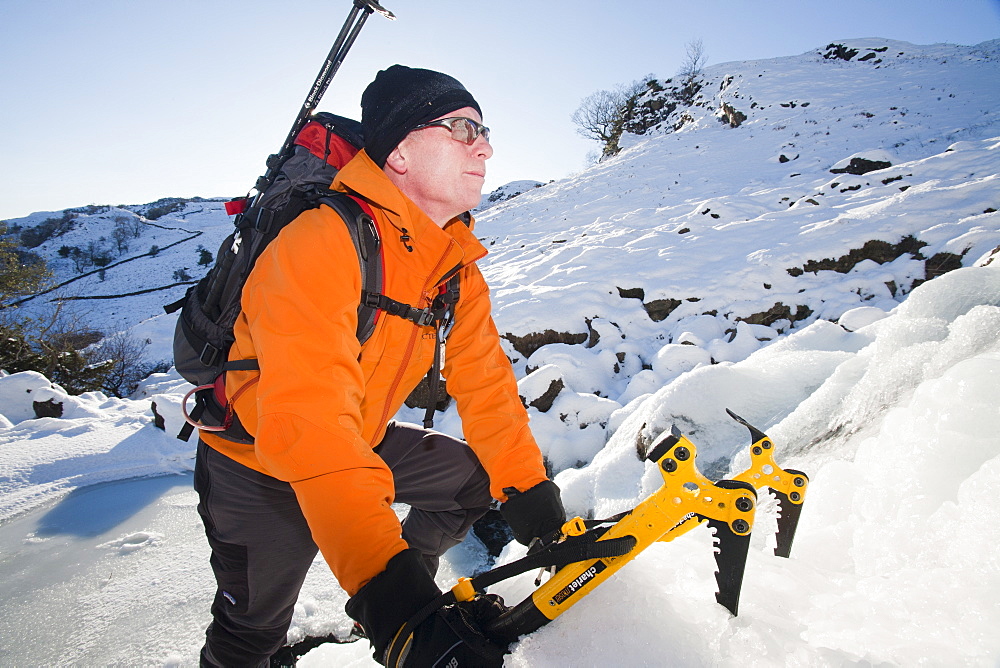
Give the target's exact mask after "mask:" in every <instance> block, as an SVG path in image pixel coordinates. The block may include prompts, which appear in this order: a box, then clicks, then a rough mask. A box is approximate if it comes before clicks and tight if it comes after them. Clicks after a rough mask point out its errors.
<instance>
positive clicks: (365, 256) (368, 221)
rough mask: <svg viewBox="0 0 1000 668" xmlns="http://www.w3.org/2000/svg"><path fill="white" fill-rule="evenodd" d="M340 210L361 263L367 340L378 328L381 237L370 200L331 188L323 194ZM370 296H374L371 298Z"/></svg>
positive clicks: (361, 337)
mask: <svg viewBox="0 0 1000 668" xmlns="http://www.w3.org/2000/svg"><path fill="white" fill-rule="evenodd" d="M319 204H326V205H327V206H329V207H330V208H331V209H333V210H334V211H336V212H337V214H338V215H339V216H340V218H341V219H342V220H343V221H344V224H345V225H346V226H347V231H348V232H349V233H350V235H351V241H352V242H354V249H355V250H356V251H357V253H358V262H359V264H360V266H361V301H360V303H359V305H358V331H357V336H358V341H359V342H360V343H362V344H363V343H364V342H365V341H367V340H368V338H369V337H370V336H371V335H372V332H373V331H374V330H375V319H376V316H377V314H378V306H377V303H378V300H377V297H378V296H379V295H381V294H382V280H383V274H382V256H381V250H382V240H381V238H380V237H379V232H378V226H377V225H376V224H375V217H374V216H373V215H372V212H371V209H370V207H369V206H368V203H367V202H365V201H364V200H359V199H357V198H355V197H352V196H351V195H347V194H345V193H341V192H335V191H329V192H328V193H325V194H324V195H323V197H321V198H320V200H319ZM370 296H375V297H376V298H375V299H372V298H371V297H370Z"/></svg>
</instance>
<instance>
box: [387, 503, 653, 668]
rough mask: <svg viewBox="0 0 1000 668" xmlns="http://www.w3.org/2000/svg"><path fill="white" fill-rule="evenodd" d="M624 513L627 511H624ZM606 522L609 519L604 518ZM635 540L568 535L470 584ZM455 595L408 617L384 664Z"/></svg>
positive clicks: (611, 553)
mask: <svg viewBox="0 0 1000 668" xmlns="http://www.w3.org/2000/svg"><path fill="white" fill-rule="evenodd" d="M625 514H627V513H625ZM604 521H608V520H604ZM637 542H638V541H637V540H636V538H635V536H619V537H618V538H609V539H608V540H598V541H595V540H592V537H590V536H587V535H586V534H585V535H583V536H574V537H570V538H567V539H566V540H565V541H564V542H562V543H556V544H554V545H550V546H549V547H547V548H545V549H544V550H540V551H538V552H535V553H534V554H529V555H528V556H526V557H522V558H521V559H518V560H517V561H513V562H511V563H509V564H505V565H504V566H499V567H497V568H494V569H493V570H489V571H486V572H485V573H482V574H480V575H477V576H476V577H474V578H472V580H471V582H470V584H471V585H472V587H473V589H474V590H475V591H477V592H478V591H483V590H484V589H486V588H487V587H489V586H491V585H494V584H496V583H497V582H501V581H503V580H507V579H508V578H512V577H514V576H515V575H520V574H521V573H526V572H527V571H531V570H535V569H538V568H551V567H553V566H555V567H557V568H558V567H560V566H567V565H569V564H573V563H576V562H578V561H587V560H589V559H610V558H612V557H620V556H622V555H625V554H628V553H629V552H631V551H632V550H633V549H634V548H635V546H636V543H637ZM456 602H457V601H456V599H455V594H454V592H453V591H452V590H448V591H446V592H444V593H443V594H441V595H440V596H438V597H437V598H435V599H434V600H432V601H431V602H430V603H428V604H427V605H425V606H424V607H423V608H421V609H420V610H419V611H418V612H417V614H415V615H413V616H412V617H410V619H408V620H407V622H406V623H405V624H403V626H402V627H400V629H399V632H398V633H396V636H395V637H394V638H393V640H392V642H391V643H389V647H388V648H387V649H386V655H385V665H386V666H395V665H396V662H397V661H398V660H399V654H400V652H401V651H402V649H403V646H405V645H406V639H407V638H409V637H410V635H411V634H412V633H413V631H414V630H415V629H416V628H417V627H418V626H420V624H421V623H422V622H423V621H424V620H426V619H427V618H428V617H430V616H431V615H433V614H434V613H435V612H437V611H438V610H439V609H441V608H443V607H444V606H446V605H451V604H453V603H456Z"/></svg>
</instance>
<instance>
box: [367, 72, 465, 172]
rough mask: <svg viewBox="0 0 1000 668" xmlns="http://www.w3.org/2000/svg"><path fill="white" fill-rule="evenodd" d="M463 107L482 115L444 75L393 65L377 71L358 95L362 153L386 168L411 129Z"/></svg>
mask: <svg viewBox="0 0 1000 668" xmlns="http://www.w3.org/2000/svg"><path fill="white" fill-rule="evenodd" d="M463 107H472V108H473V109H475V110H476V111H478V112H479V114H480V115H482V113H483V112H482V110H481V109H480V108H479V104H478V103H477V102H476V100H475V98H473V97H472V94H471V93H469V91H467V90H465V87H464V86H463V85H462V84H460V83H459V82H458V81H457V80H456V79H454V78H452V77H450V76H448V75H447V74H441V73H440V72H434V71H432V70H421V69H415V68H412V67H405V66H403V65H393V66H392V67H390V68H389V69H387V70H382V71H381V72H379V73H378V74H377V75H376V76H375V80H374V81H372V82H371V83H370V84H369V85H368V88H366V89H365V92H364V93H363V94H362V95H361V124H362V125H363V126H364V130H365V151H366V152H367V153H368V157H370V158H371V159H372V160H373V161H375V164H377V165H378V166H379V167H385V160H386V158H388V157H389V154H390V153H392V150H393V149H394V148H396V146H397V145H399V142H401V141H403V138H404V137H406V135H407V134H409V132H410V131H411V130H412V129H413V128H415V127H417V126H418V125H420V124H422V123H426V122H428V121H432V120H434V119H435V118H438V117H440V116H444V115H445V114H447V113H448V112H451V111H455V110H456V109H461V108H463Z"/></svg>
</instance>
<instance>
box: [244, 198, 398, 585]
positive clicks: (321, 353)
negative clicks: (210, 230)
mask: <svg viewBox="0 0 1000 668" xmlns="http://www.w3.org/2000/svg"><path fill="white" fill-rule="evenodd" d="M336 216H337V214H336V213H334V212H333V211H332V210H330V209H329V208H327V207H321V208H319V209H315V210H311V211H307V212H305V213H303V214H302V215H301V216H300V217H299V218H298V219H296V220H295V221H294V222H293V223H292V224H290V225H289V226H287V227H286V228H285V229H284V230H283V231H282V232H281V234H280V235H279V236H278V238H277V239H276V240H275V241H274V242H272V243H271V244H270V245H269V246H268V248H267V249H266V250H265V252H264V253H263V254H262V255H261V257H260V259H259V260H258V262H257V265H256V267H255V268H254V271H253V272H252V274H251V276H250V280H248V282H247V285H246V287H245V288H244V292H243V310H244V315H245V317H246V319H247V323H248V327H249V331H250V335H251V337H252V339H253V345H254V348H255V350H256V352H257V357H258V361H259V364H260V382H259V384H258V387H257V406H256V408H257V425H256V427H257V428H256V432H255V436H256V439H255V441H256V442H255V448H256V454H257V458H258V460H259V461H260V462H261V464H262V465H263V466H264V467H266V469H267V470H268V471H269V472H270V474H271V475H272V476H274V477H276V478H278V479H280V480H284V481H286V482H288V483H290V484H291V486H292V488H293V489H294V491H295V494H296V497H297V498H298V501H299V505H300V507H301V509H302V513H303V515H304V516H305V518H306V521H307V522H308V523H309V527H310V529H311V531H312V534H313V539H314V540H315V542H316V544H317V545H318V546H319V548H320V550H321V551H322V553H323V556H324V558H325V559H326V561H327V563H328V564H329V565H330V568H331V569H332V570H333V573H334V575H335V576H336V577H337V579H338V580H339V581H340V583H341V586H343V587H344V589H345V590H346V591H347V592H348V593H350V594H352V595H353V593H355V592H356V591H357V590H358V589H360V587H361V586H362V585H363V584H364V582H366V581H367V580H368V579H370V578H371V577H373V576H374V575H376V574H377V573H379V572H381V571H382V570H383V569H384V568H385V565H386V563H388V561H389V559H390V558H391V557H392V556H394V555H395V554H396V553H398V552H400V551H401V550H403V549H405V548H406V547H407V545H406V542H405V541H403V539H402V538H401V537H400V534H401V528H400V524H399V520H398V519H397V518H396V515H395V513H394V512H393V510H392V508H391V507H390V506H391V504H392V501H393V482H392V474H391V472H390V471H389V469H388V467H387V466H386V465H385V463H384V462H383V461H382V460H381V459H380V458H379V457H378V455H376V454H375V453H374V452H372V450H371V448H370V447H369V446H368V444H367V443H366V442H365V441H364V440H363V439H362V437H361V435H360V434H361V431H362V429H361V411H360V403H361V398H362V396H363V392H364V389H363V388H364V380H363V377H362V373H361V369H360V366H359V364H358V354H359V351H360V344H359V343H358V340H357V338H356V328H357V299H356V298H355V297H354V295H360V292H361V271H360V268H359V264H358V259H357V254H356V252H355V250H354V246H353V244H352V243H351V241H350V236H349V234H348V232H347V229H346V227H345V226H344V225H343V223H342V222H341V221H340V220H339V219H338V218H336Z"/></svg>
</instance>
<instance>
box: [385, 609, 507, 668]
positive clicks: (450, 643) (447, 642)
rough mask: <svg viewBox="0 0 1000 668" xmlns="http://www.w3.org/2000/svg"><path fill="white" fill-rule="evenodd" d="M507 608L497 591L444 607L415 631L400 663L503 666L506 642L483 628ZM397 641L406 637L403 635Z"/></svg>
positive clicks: (489, 667)
mask: <svg viewBox="0 0 1000 668" xmlns="http://www.w3.org/2000/svg"><path fill="white" fill-rule="evenodd" d="M506 610H507V607H506V606H505V605H504V604H503V599H501V598H500V597H499V596H497V595H496V594H485V595H482V594H481V595H477V596H476V597H475V598H474V599H472V600H471V601H463V602H461V603H456V604H455V605H449V606H446V607H444V608H441V609H440V610H438V611H437V612H436V613H434V614H433V615H431V616H430V617H428V618H427V620H426V621H424V622H423V623H422V624H420V625H419V626H418V627H417V628H416V630H415V631H414V632H413V635H412V636H411V638H410V640H409V642H408V647H406V648H405V649H404V650H403V653H402V657H401V658H400V661H399V665H400V666H406V667H407V668H409V667H411V666H412V667H413V668H423V667H424V666H450V665H455V666H474V667H476V668H478V667H479V666H483V667H484V668H499V667H500V666H503V655H504V654H505V653H506V652H507V644H506V643H503V644H500V643H498V642H494V641H491V640H488V639H487V638H486V636H484V635H483V632H482V631H481V630H480V629H482V628H483V626H485V625H486V624H487V623H488V622H489V621H490V620H492V619H495V618H496V617H498V616H499V615H501V614H503V613H504V612H506ZM397 642H406V641H405V639H403V638H401V639H400V640H399V641H397Z"/></svg>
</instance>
